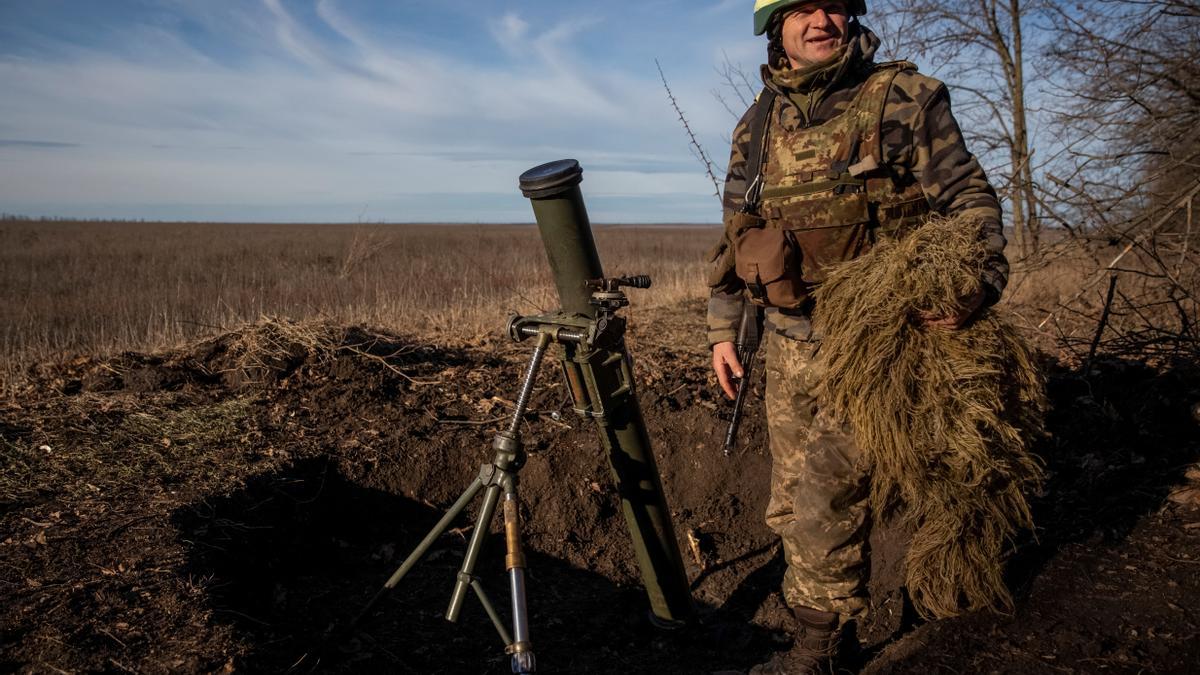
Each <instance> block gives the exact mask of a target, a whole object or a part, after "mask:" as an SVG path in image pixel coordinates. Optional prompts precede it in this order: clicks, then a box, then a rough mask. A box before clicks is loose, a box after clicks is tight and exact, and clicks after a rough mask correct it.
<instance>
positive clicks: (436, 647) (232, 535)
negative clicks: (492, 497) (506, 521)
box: [173, 458, 771, 673]
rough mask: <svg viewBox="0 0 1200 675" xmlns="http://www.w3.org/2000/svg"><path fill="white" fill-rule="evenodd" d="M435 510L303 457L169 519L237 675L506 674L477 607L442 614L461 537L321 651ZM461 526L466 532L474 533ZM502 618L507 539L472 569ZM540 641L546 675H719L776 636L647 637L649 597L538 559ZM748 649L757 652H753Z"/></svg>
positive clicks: (444, 541) (702, 631) (534, 618)
mask: <svg viewBox="0 0 1200 675" xmlns="http://www.w3.org/2000/svg"><path fill="white" fill-rule="evenodd" d="M440 515H441V511H440V510H437V509H435V508H433V507H432V506H430V505H426V504H422V503H419V502H416V501H413V500H411V499H407V498H404V497H400V496H397V495H394V494H389V493H387V492H383V491H380V490H375V489H369V488H364V487H362V486H361V485H356V484H355V483H354V482H353V481H350V480H347V479H346V478H345V477H344V476H342V475H341V474H340V473H339V472H338V470H337V469H336V467H335V465H334V464H333V463H332V462H330V461H328V460H326V459H324V458H316V459H308V460H302V461H299V462H296V463H294V464H291V465H289V466H287V467H285V468H283V469H282V470H279V471H276V472H273V473H271V474H269V475H261V476H258V477H255V478H252V479H251V480H249V481H248V482H247V483H246V485H245V486H244V488H243V489H241V490H239V491H237V492H235V493H233V494H230V495H228V496H221V497H216V498H210V499H205V500H201V501H198V502H196V503H193V504H191V505H189V506H187V507H184V508H181V509H179V510H177V511H176V513H175V514H174V518H173V519H174V522H175V524H176V526H177V527H178V528H179V530H180V532H181V535H180V536H181V538H182V540H183V541H184V542H185V543H186V544H187V545H188V548H189V551H190V559H189V563H188V565H187V569H186V570H185V574H189V575H191V576H192V577H193V578H195V579H200V580H203V581H204V582H205V583H206V584H207V586H206V598H207V601H208V602H209V603H210V606H211V607H212V609H213V612H214V616H215V620H216V621H219V622H222V623H223V624H225V625H226V626H228V627H229V628H230V629H231V630H232V631H233V632H234V633H235V635H236V638H237V639H236V641H237V642H239V643H240V644H242V645H244V646H245V651H246V653H245V654H244V655H243V656H242V657H240V658H238V659H236V660H235V665H236V666H237V667H238V668H239V669H243V670H248V671H253V672H282V671H285V670H287V669H288V668H290V667H292V666H295V665H296V664H297V663H298V662H299V663H300V665H299V666H297V668H296V670H297V671H298V672H306V671H307V670H308V669H309V666H310V665H311V664H312V663H313V661H314V655H315V654H317V653H318V652H321V654H322V655H321V661H320V668H319V669H320V670H321V671H322V672H509V665H508V658H507V657H506V656H504V654H503V647H502V644H501V642H500V639H499V637H498V636H497V634H496V632H495V630H494V629H493V627H492V625H491V623H490V622H489V621H488V620H487V618H486V615H485V614H484V612H483V611H482V609H481V607H480V606H479V604H478V602H477V600H476V599H475V598H474V597H473V596H470V597H468V601H467V603H466V607H465V610H464V612H463V615H462V618H461V621H460V622H459V624H457V625H454V624H450V623H448V622H446V621H445V620H444V619H443V618H442V616H443V614H444V612H445V610H446V605H447V603H448V600H449V597H450V591H451V588H452V587H453V583H454V579H455V575H456V573H457V571H458V568H459V566H460V565H461V562H462V555H463V551H464V549H465V541H464V535H465V534H467V533H466V532H463V531H456V532H451V533H450V534H447V535H445V536H444V537H442V538H441V539H439V540H438V542H437V543H436V544H435V545H434V547H433V549H432V550H431V552H430V554H429V556H428V558H427V559H426V561H425V562H424V563H422V564H421V565H419V566H418V567H417V568H416V569H415V570H414V571H413V572H412V574H410V576H409V577H408V578H406V579H404V580H403V581H402V582H401V584H400V585H399V586H398V587H397V588H396V590H395V591H393V592H392V593H391V594H390V595H389V596H388V597H387V598H386V599H385V600H384V601H383V602H381V603H380V604H379V605H378V606H377V608H376V609H375V610H374V611H372V612H371V613H370V614H369V615H368V616H367V617H366V618H365V619H364V620H363V621H362V622H361V624H360V625H359V627H358V629H357V630H355V631H353V632H352V633H351V634H349V635H346V636H344V637H342V636H340V635H339V637H338V638H337V639H336V640H334V641H333V642H332V643H331V644H327V645H325V646H324V648H322V647H321V645H322V638H323V636H326V635H328V634H330V633H331V632H333V633H335V634H336V633H338V632H339V631H338V630H335V629H337V628H339V627H341V626H344V625H345V624H346V622H347V621H348V620H349V619H350V618H351V617H353V616H354V615H355V614H356V613H357V611H358V610H359V609H360V608H361V607H362V606H363V605H364V604H365V603H366V602H367V600H368V599H369V598H370V596H371V595H372V594H373V593H374V592H375V591H376V590H377V589H378V588H379V587H380V585H382V583H383V581H384V580H385V579H386V578H387V577H388V575H389V574H390V573H391V572H392V571H393V570H394V569H395V568H396V566H397V565H398V564H399V563H400V562H401V561H402V560H403V558H404V557H405V556H406V555H407V554H408V552H409V550H411V548H412V547H413V546H415V544H416V543H417V542H418V541H419V540H420V539H421V537H423V536H424V535H425V534H426V532H428V530H429V528H430V527H432V526H433V524H434V522H435V521H436V519H437V518H438V517H440ZM468 523H469V521H468V519H467V518H463V519H462V522H461V523H457V524H456V525H457V526H463V525H467V524H468ZM477 572H479V573H480V574H481V576H482V578H483V583H484V585H485V587H486V588H487V589H488V590H489V593H490V595H491V596H492V598H493V601H494V602H495V603H496V604H497V605H498V607H499V608H500V611H501V614H502V615H503V616H505V617H507V615H508V589H507V580H506V577H505V575H504V572H503V542H502V540H501V538H500V537H499V536H498V534H496V533H495V532H494V533H493V534H492V536H491V537H490V539H489V541H488V542H487V545H486V547H485V551H484V554H483V556H482V558H481V559H480V561H479V565H478V567H477ZM528 583H529V604H530V611H531V622H532V630H533V642H534V646H535V648H536V651H537V656H538V661H539V664H541V666H542V669H543V670H546V671H549V672H573V673H610V672H646V673H650V672H656V673H657V672H681V671H682V672H710V671H714V670H721V669H729V668H732V669H744V668H746V667H747V666H748V665H749V664H750V663H752V662H754V661H755V660H756V658H757V656H758V655H761V654H762V653H764V652H765V651H767V650H769V648H770V647H769V645H770V644H771V640H770V638H769V636H768V635H767V634H766V631H763V630H761V629H754V628H752V627H751V628H743V629H742V631H741V632H740V633H739V640H738V642H739V644H738V645H736V646H737V647H738V648H737V649H730V648H729V645H727V644H722V643H721V641H720V640H714V639H713V637H714V635H719V632H720V630H722V627H723V626H726V625H731V624H733V623H738V624H741V625H744V624H745V617H741V616H740V613H739V616H738V618H737V620H736V621H735V620H734V619H728V620H725V619H723V618H721V617H718V620H716V621H705V622H704V625H699V626H695V627H692V628H687V629H682V630H678V631H673V632H665V633H664V632H660V631H657V630H654V629H652V628H651V626H650V624H649V622H648V620H647V618H646V613H647V602H646V598H645V594H644V592H643V591H642V589H641V588H640V587H637V586H626V587H623V586H618V585H615V584H614V583H613V582H612V581H610V580H609V579H607V578H605V577H603V576H601V575H598V574H595V573H593V572H590V571H588V570H585V569H578V568H575V567H572V566H570V565H569V564H567V563H566V562H564V561H562V560H558V559H555V558H551V557H549V556H545V555H541V554H538V553H537V552H530V555H529V581H528ZM746 647H755V648H754V649H749V650H747V649H746Z"/></svg>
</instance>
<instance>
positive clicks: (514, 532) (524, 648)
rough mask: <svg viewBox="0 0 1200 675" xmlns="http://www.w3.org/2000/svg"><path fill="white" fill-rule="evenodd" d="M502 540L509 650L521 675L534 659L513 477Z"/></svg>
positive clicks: (533, 667)
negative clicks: (508, 605) (510, 630)
mask: <svg viewBox="0 0 1200 675" xmlns="http://www.w3.org/2000/svg"><path fill="white" fill-rule="evenodd" d="M504 539H505V544H506V547H507V549H508V551H507V555H505V557H504V563H505V567H507V568H508V583H509V591H510V595H511V597H512V622H513V635H514V637H515V640H514V641H513V642H512V643H511V644H510V645H509V648H508V651H509V653H510V654H512V671H513V672H514V673H517V674H519V675H524V674H525V673H532V672H534V671H535V670H536V669H537V660H536V659H535V658H534V654H533V645H532V644H531V643H530V641H529V610H528V609H527V607H526V605H525V551H524V550H523V549H522V547H521V510H520V502H519V501H518V499H517V481H516V477H515V476H514V477H513V480H512V481H511V482H510V483H509V488H508V491H507V492H506V493H505V495H504Z"/></svg>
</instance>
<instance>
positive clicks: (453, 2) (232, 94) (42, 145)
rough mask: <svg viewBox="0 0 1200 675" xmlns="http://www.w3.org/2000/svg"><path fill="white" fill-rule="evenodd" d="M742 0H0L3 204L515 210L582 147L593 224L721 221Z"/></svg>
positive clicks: (274, 211) (405, 212) (242, 212)
mask: <svg viewBox="0 0 1200 675" xmlns="http://www.w3.org/2000/svg"><path fill="white" fill-rule="evenodd" d="M751 5H752V3H751V2H750V1H749V0H699V1H697V0H690V1H684V0H648V1H646V0H643V1H641V2H637V1H622V2H606V3H593V2H549V1H544V0H533V1H523V2H519V3H517V2H492V1H488V0H470V1H468V0H393V1H389V2H384V1H381V0H238V1H232V0H203V1H202V0H191V1H183V0H104V1H103V2H101V1H98V0H90V1H82V0H71V1H68V0H36V1H32V0H31V1H26V2H19V1H15V0H0V92H3V95H0V211H5V212H9V213H22V214H30V215H61V216H81V217H132V218H163V219H184V220H272V221H340V222H347V221H348V222H353V221H356V220H359V219H362V220H367V221H379V220H386V221H392V222H396V221H465V222H514V221H519V222H525V221H529V220H531V213H530V210H529V206H528V203H527V202H526V201H525V200H523V199H522V198H521V197H520V194H519V192H518V191H517V190H516V180H517V176H518V175H519V174H520V173H521V171H523V170H524V169H527V168H529V167H531V166H533V165H535V164H538V163H541V162H544V161H548V160H552V159H559V158H562V157H575V158H577V159H579V160H580V162H581V163H582V164H583V166H584V170H585V175H584V181H585V182H584V186H583V187H584V192H585V195H586V197H587V200H588V206H589V210H590V211H591V215H592V219H593V220H595V221H597V222H716V221H718V220H719V208H718V204H717V200H716V198H715V197H714V196H713V194H712V192H713V191H712V185H711V183H710V182H709V181H708V179H707V178H706V177H705V175H704V173H703V169H702V167H701V165H700V163H699V162H698V161H697V160H696V159H695V158H694V157H693V156H692V153H691V151H690V149H689V147H688V142H687V137H686V136H685V135H684V132H683V130H682V129H681V128H680V126H679V123H678V122H677V120H676V118H675V113H674V112H673V111H672V110H671V108H670V105H669V102H668V101H667V99H666V96H665V94H664V92H663V90H662V85H661V83H660V81H659V79H658V73H657V71H656V70H655V67H654V59H655V58H658V59H659V60H660V61H661V62H662V65H663V68H664V69H665V71H666V73H667V76H668V78H669V79H670V82H671V85H672V88H673V89H674V91H675V94H676V96H677V97H678V98H679V100H680V103H681V104H682V105H683V107H684V109H685V111H686V112H687V114H688V116H689V120H690V122H691V123H692V125H693V128H694V129H695V130H696V131H697V133H698V135H699V136H700V138H701V140H702V142H703V143H704V144H705V146H706V149H707V150H709V151H710V152H711V153H712V154H713V155H715V156H716V157H715V159H716V162H717V164H718V166H719V167H721V168H723V165H724V163H725V158H726V153H727V152H728V149H727V143H728V141H727V138H728V134H729V132H730V130H731V128H732V126H733V124H734V122H735V120H734V119H733V118H732V117H731V116H730V114H729V113H728V112H727V111H726V110H725V109H724V108H723V107H722V106H721V105H720V104H719V103H718V102H717V101H716V100H715V99H714V98H713V96H712V94H711V91H712V90H713V89H714V88H717V87H718V86H719V85H720V82H719V77H718V76H717V74H716V73H715V71H714V66H716V65H718V64H719V63H720V62H721V60H722V53H727V54H728V55H729V57H730V58H731V59H732V60H733V61H735V62H740V63H743V64H745V65H746V66H748V67H750V68H753V66H754V65H755V64H757V63H758V61H759V57H760V55H761V53H762V52H763V43H762V42H761V41H760V40H761V38H755V37H754V36H753V35H751V30H750V25H751V20H750V9H751Z"/></svg>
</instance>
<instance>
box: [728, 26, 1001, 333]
mask: <svg viewBox="0 0 1200 675" xmlns="http://www.w3.org/2000/svg"><path fill="white" fill-rule="evenodd" d="M864 32H865V29H864ZM867 35H868V36H869V37H870V38H871V39H874V37H873V36H870V35H869V32H867ZM871 52H873V49H869V50H867V54H866V55H865V56H863V57H861V62H860V63H858V64H855V65H856V67H852V68H846V69H843V71H842V72H839V77H838V78H837V79H835V80H834V81H833V82H832V83H829V84H827V85H825V86H824V87H823V88H822V89H821V90H820V91H815V92H810V93H808V94H807V96H805V97H798V96H794V95H793V96H789V93H790V92H788V91H786V90H784V89H783V88H782V87H780V85H778V84H776V83H775V82H774V79H775V78H773V77H772V73H771V69H769V68H768V67H767V66H763V80H764V82H765V83H766V86H768V87H771V88H773V89H774V90H775V92H776V94H777V97H776V101H777V102H776V104H775V109H774V110H772V115H771V118H770V119H769V120H768V124H769V125H771V128H777V127H776V125H778V128H781V129H782V130H785V131H790V130H795V129H796V128H799V127H806V126H814V125H817V124H823V123H825V122H827V121H829V120H831V119H833V118H834V117H836V116H838V115H841V114H842V113H844V112H846V111H847V109H848V108H849V107H850V106H851V103H852V102H853V101H854V99H855V98H856V96H857V95H858V93H859V91H860V90H861V89H862V87H863V84H864V83H865V82H866V80H867V79H868V77H869V76H870V74H871V72H872V71H873V69H874V66H873V64H872V63H871V61H870V57H871ZM756 107H757V104H754V105H751V106H750V109H749V110H747V111H746V113H745V114H744V115H743V116H742V119H741V121H739V122H738V125H737V126H736V127H735V129H734V133H733V144H732V150H731V153H730V160H729V170H728V173H727V175H726V179H725V190H724V194H725V196H724V217H725V222H726V226H727V227H726V229H725V231H724V233H723V234H722V239H721V241H720V242H718V244H717V246H716V247H715V248H714V250H713V252H712V255H711V258H712V261H713V262H714V263H716V264H717V265H718V266H719V267H718V269H716V270H714V272H715V274H714V278H712V279H710V285H711V286H712V287H713V290H712V295H711V297H710V299H709V304H708V342H709V344H710V345H713V344H716V343H718V342H725V341H732V340H734V339H735V337H736V333H737V325H738V321H739V319H740V316H741V306H742V293H743V291H744V285H743V284H742V282H741V280H740V279H739V278H738V277H737V275H736V274H734V273H733V272H732V270H731V269H730V268H731V267H732V265H733V261H732V256H733V247H732V245H731V242H730V241H729V238H728V237H729V235H728V232H729V228H728V226H729V222H730V219H731V218H732V217H733V215H734V214H735V213H737V211H738V210H739V209H740V208H741V207H742V203H743V200H744V196H745V194H746V189H747V187H748V186H747V173H748V170H747V166H746V157H747V155H748V154H749V145H750V122H751V120H752V119H753V117H754V115H755V111H756ZM770 133H771V132H770V131H768V134H770ZM881 146H882V154H883V156H882V158H881V159H882V163H883V164H884V165H886V167H887V169H888V170H889V171H890V172H891V173H892V174H893V175H898V176H904V177H907V178H908V179H909V180H911V181H913V182H915V183H916V184H917V185H919V186H920V190H921V192H923V193H924V195H925V197H926V199H928V201H929V206H930V208H931V209H932V210H933V211H934V212H937V213H941V214H943V215H958V214H964V213H966V214H970V215H973V216H975V217H976V218H978V219H979V220H980V221H981V223H982V224H983V231H982V233H981V236H982V237H984V240H985V244H986V247H987V250H988V254H989V260H988V265H987V267H986V270H985V274H984V278H983V279H982V280H981V281H982V283H983V288H984V291H985V293H986V295H987V299H986V303H987V304H992V303H995V302H996V301H997V300H999V298H1000V294H1001V293H1002V292H1003V290H1004V286H1005V284H1006V283H1007V278H1008V262H1007V261H1006V260H1005V258H1004V246H1005V244H1006V242H1005V239H1004V235H1003V228H1002V225H1001V213H1000V203H999V200H998V199H997V198H996V193H995V191H994V190H993V189H992V187H991V185H990V184H989V183H988V180H987V177H986V176H985V175H984V172H983V168H982V167H981V166H980V165H979V162H978V161H977V160H976V159H975V157H974V156H973V155H971V153H970V152H968V151H967V149H966V145H965V143H964V141H963V137H962V132H961V131H960V129H959V127H958V123H957V121H955V119H954V116H953V114H952V113H951V110H950V97H949V94H948V92H947V90H946V87H945V85H944V84H942V83H941V82H939V81H937V80H935V79H933V78H930V77H927V76H924V75H921V74H919V73H917V72H916V71H915V70H911V69H910V70H902V71H901V72H899V73H898V74H897V75H896V77H895V79H894V80H893V82H892V86H891V89H890V91H889V92H888V94H887V97H886V99H885V104H884V108H883V119H882V127H881ZM766 314H767V324H768V329H769V330H773V331H775V332H780V333H784V334H786V335H789V336H791V337H795V338H799V339H811V338H813V337H814V336H813V335H812V328H811V324H810V322H809V320H808V316H807V313H806V312H784V311H780V310H775V309H772V308H768V309H767V310H766Z"/></svg>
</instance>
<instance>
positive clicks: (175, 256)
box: [0, 221, 718, 382]
mask: <svg viewBox="0 0 1200 675" xmlns="http://www.w3.org/2000/svg"><path fill="white" fill-rule="evenodd" d="M595 230H596V240H597V246H598V248H599V249H600V255H601V259H602V260H604V261H607V263H606V268H605V272H606V273H607V274H610V275H617V274H649V275H651V277H653V279H654V288H653V289H651V290H650V291H647V292H637V296H636V297H635V299H634V302H635V304H634V307H633V308H632V310H633V311H632V314H631V319H632V320H635V321H636V320H637V319H638V316H639V313H640V312H641V311H643V310H653V309H654V308H656V307H662V306H663V305H664V304H677V303H679V302H681V301H683V300H686V299H689V298H699V297H702V296H703V295H704V287H703V278H704V263H703V260H702V258H703V254H704V252H705V250H706V249H707V248H708V247H709V246H711V245H712V243H713V241H714V240H715V237H716V236H718V233H717V230H716V228H704V227H697V226H691V227H686V226H679V227H672V226H643V227H630V226H597V227H596V228H595ZM556 304H557V303H556V301H555V300H554V287H553V282H552V280H551V278H550V273H549V268H548V266H547V265H546V261H545V253H544V252H543V250H542V244H541V241H540V239H539V237H538V234H537V230H536V228H535V227H533V226H531V225H268V224H230V223H103V222H24V221H5V222H0V363H3V366H4V367H3V372H0V377H3V378H4V381H5V382H11V381H12V378H13V377H15V376H16V375H17V374H18V373H19V372H21V371H22V370H23V369H24V368H25V367H27V366H28V365H29V364H30V363H32V362H36V361H44V360H48V359H59V358H63V357H70V356H71V355H73V354H83V353H86V354H95V353H106V352H113V351H119V350H128V349H137V350H147V349H156V348H162V347H167V346H171V345H174V344H177V343H179V342H181V341H185V340H188V339H191V338H194V337H197V336H200V335H208V334H213V333H216V332H221V331H224V330H228V329H231V328H233V327H236V326H238V325H241V324H243V323H246V322H251V321H256V320H258V319H259V318H260V317H262V316H266V315H269V316H281V317H287V318H289V319H294V320H311V319H328V320H332V321H336V322H341V323H359V322H361V323H366V324H371V325H375V326H378V327H381V328H385V329H391V330H400V331H403V332H415V333H421V334H428V335H429V336H430V337H431V338H433V339H435V340H436V339H437V336H439V335H440V336H444V337H445V338H447V339H453V340H469V339H471V338H473V337H477V336H480V335H484V334H487V333H489V332H494V331H500V330H502V329H503V323H504V317H506V316H507V315H508V314H509V313H510V312H519V313H524V314H529V313H534V312H536V311H539V310H541V309H550V308H553V307H554V306H555V305H556Z"/></svg>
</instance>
